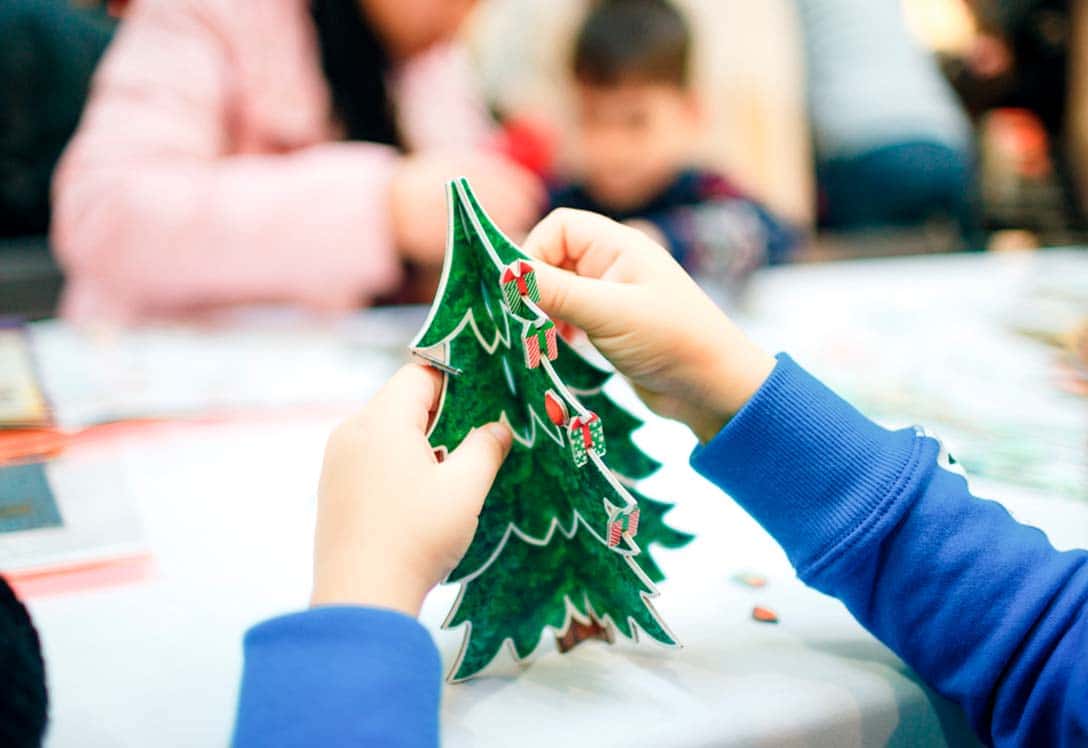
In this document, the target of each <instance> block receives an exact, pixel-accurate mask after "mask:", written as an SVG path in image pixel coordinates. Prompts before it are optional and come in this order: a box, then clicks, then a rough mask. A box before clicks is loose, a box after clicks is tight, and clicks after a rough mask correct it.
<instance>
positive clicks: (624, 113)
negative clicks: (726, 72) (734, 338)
mask: <svg viewBox="0 0 1088 748" xmlns="http://www.w3.org/2000/svg"><path fill="white" fill-rule="evenodd" d="M690 58H691V33H690V29H689V26H688V23H687V21H686V20H685V18H684V16H683V15H681V13H680V12H679V11H678V10H677V9H676V8H675V7H674V6H673V5H671V4H670V3H669V2H667V0H604V1H603V2H600V3H598V4H597V5H596V6H594V8H593V9H592V10H591V11H590V12H589V14H588V15H587V16H586V18H585V20H584V22H583V24H582V27H581V30H580V31H579V33H578V36H577V40H576V42H575V47H574V54H573V56H572V59H571V68H572V70H571V73H572V75H573V78H574V84H575V93H576V101H577V120H576V128H577V132H576V135H575V137H576V138H577V140H578V149H577V150H578V158H579V161H580V163H579V167H580V169H579V171H580V174H579V179H578V181H576V182H575V183H574V184H569V185H563V186H560V187H558V188H556V189H555V190H554V191H553V193H552V206H553V207H567V208H578V209H582V210H591V211H594V212H598V213H603V214H605V215H607V216H609V217H611V218H613V219H615V220H619V221H624V222H627V223H630V224H632V225H635V226H637V227H639V228H641V229H643V230H644V231H646V232H647V233H649V234H650V235H651V236H653V237H654V238H655V239H657V240H659V241H660V242H661V243H662V244H664V245H665V246H666V247H668V249H669V251H670V252H671V253H672V255H673V256H674V257H675V258H676V259H677V260H678V261H680V263H681V264H683V265H684V266H685V267H686V268H687V269H688V270H689V271H691V272H693V273H697V274H700V275H702V276H707V277H712V278H722V279H726V280H731V281H739V280H741V279H743V278H744V277H745V276H747V275H748V274H749V273H750V272H751V271H752V270H754V269H755V268H757V267H759V266H761V265H764V264H767V263H779V262H783V261H785V260H787V259H788V258H789V257H790V256H791V254H792V253H793V251H794V249H795V247H796V245H797V244H798V240H799V233H798V232H797V231H795V230H794V229H793V228H791V227H790V226H789V225H788V224H787V223H786V222H784V221H782V220H780V219H778V218H777V217H775V216H773V215H772V214H771V213H770V212H769V211H767V210H766V209H765V208H764V207H763V206H761V205H759V204H758V203H756V202H755V201H753V200H751V199H750V198H748V197H747V196H746V195H745V194H744V193H742V192H741V191H740V190H739V189H738V188H737V187H736V186H735V185H733V184H732V183H731V182H730V181H729V180H728V179H727V178H725V177H723V176H722V175H720V174H717V173H714V172H711V171H707V170H704V169H700V168H697V167H695V166H693V165H692V162H693V158H694V157H693V150H692V146H693V144H695V143H696V142H697V141H698V139H699V136H700V134H701V133H700V131H701V127H702V125H703V111H702V103H701V101H700V100H699V97H698V95H697V94H696V92H695V90H694V88H693V87H692V85H691V80H690V78H691V75H690V67H691V62H690Z"/></svg>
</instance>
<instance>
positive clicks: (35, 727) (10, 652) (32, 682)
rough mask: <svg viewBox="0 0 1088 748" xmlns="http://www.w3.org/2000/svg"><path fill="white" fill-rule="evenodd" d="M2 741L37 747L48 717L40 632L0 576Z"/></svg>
mask: <svg viewBox="0 0 1088 748" xmlns="http://www.w3.org/2000/svg"><path fill="white" fill-rule="evenodd" d="M0 673H3V678H0V745H3V746H6V747H7V748H36V747H37V746H40V745H41V744H42V738H43V737H44V736H45V728H46V724H47V720H48V709H49V697H48V692H47V691H46V685H45V664H44V662H43V661H42V649H41V642H40V641H39V639H38V632H37V631H36V630H35V629H34V624H33V623H32V622H31V620H30V614H29V613H27V610H26V608H25V607H24V606H23V604H22V603H21V602H19V599H18V598H17V597H16V596H15V593H14V592H13V591H12V589H11V587H9V586H8V583H7V581H6V580H5V579H4V578H3V577H0Z"/></svg>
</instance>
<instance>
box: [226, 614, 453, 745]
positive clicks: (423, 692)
mask: <svg viewBox="0 0 1088 748" xmlns="http://www.w3.org/2000/svg"><path fill="white" fill-rule="evenodd" d="M441 682H442V679H441V661H440V658H439V656H438V650H437V649H436V648H435V645H434V642H433V641H432V640H431V637H430V634H428V633H427V631H426V629H424V628H423V627H422V626H421V625H420V624H419V622H418V621H416V620H415V619H413V618H410V617H408V616H406V615H403V614H401V613H397V612H394V611H390V610H382V609H378V608H364V607H352V606H337V607H323V608H314V609H312V610H308V611H305V612H303V613H295V614H292V615H287V616H282V617H280V618H274V619H272V620H270V621H266V622H264V623H262V624H260V625H258V626H255V627H254V628H252V629H251V630H250V631H249V632H248V633H247V634H246V641H245V669H244V672H243V677H242V686H241V691H240V694H239V698H238V715H237V721H236V723H235V728H234V739H233V745H235V746H261V747H262V748H266V747H268V746H316V745H382V746H436V745H438V704H439V695H440V692H441Z"/></svg>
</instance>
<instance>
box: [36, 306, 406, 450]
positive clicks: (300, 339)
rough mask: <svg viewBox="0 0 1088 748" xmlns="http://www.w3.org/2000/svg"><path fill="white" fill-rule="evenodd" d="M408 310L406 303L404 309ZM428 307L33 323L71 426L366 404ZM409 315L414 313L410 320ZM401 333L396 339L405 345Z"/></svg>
mask: <svg viewBox="0 0 1088 748" xmlns="http://www.w3.org/2000/svg"><path fill="white" fill-rule="evenodd" d="M395 311H396V312H402V311H403V310H395ZM421 315H422V311H420V310H415V309H409V310H408V311H407V313H401V314H393V315H390V314H383V313H378V312H366V313H365V314H362V315H360V316H359V317H358V318H353V319H352V320H349V321H347V322H344V323H338V324H326V325H319V324H302V325H300V324H293V323H290V324H289V323H284V322H282V321H281V320H278V319H277V320H273V322H274V323H268V322H266V323H263V324H256V323H254V322H252V321H246V322H244V323H238V324H236V325H233V326H227V327H215V328H207V327H186V326H158V327H147V328H139V329H135V330H128V331H113V332H110V333H103V332H101V331H98V332H94V331H86V330H77V329H75V328H73V327H71V326H69V325H67V324H65V323H63V322H58V321H50V322H44V323H37V324H35V325H33V326H32V328H31V329H32V336H33V343H34V350H35V353H36V355H37V358H38V361H39V362H40V369H41V372H42V378H43V388H44V390H45V392H46V393H47V395H48V397H49V399H50V401H51V403H52V405H53V410H54V414H55V416H56V419H57V422H58V424H59V425H60V426H62V427H64V428H79V427H84V426H88V425H93V424H98V423H106V422H109V421H118V420H126V419H139V418H175V417H188V416H194V415H222V414H225V413H233V412H237V411H248V410H254V409H270V408H284V407H292V406H315V405H318V406H319V405H337V406H339V405H344V404H360V403H363V402H365V401H366V399H367V398H368V397H369V396H370V395H372V394H373V393H374V391H375V390H376V389H377V388H378V386H379V385H380V383H381V382H382V381H384V380H385V379H386V378H387V377H388V376H389V375H390V374H391V373H392V371H393V370H394V369H395V368H396V366H398V365H399V364H400V363H402V362H403V361H404V359H405V358H406V356H405V354H404V353H403V347H404V345H405V343H407V341H408V339H409V338H410V336H411V334H412V332H413V330H414V327H415V326H416V325H418V322H419V319H420V318H421ZM402 319H403V320H404V321H403V322H402ZM391 340H396V341H397V342H396V346H395V347H396V350H397V352H396V353H394V352H393V350H394V346H393V345H392V344H391Z"/></svg>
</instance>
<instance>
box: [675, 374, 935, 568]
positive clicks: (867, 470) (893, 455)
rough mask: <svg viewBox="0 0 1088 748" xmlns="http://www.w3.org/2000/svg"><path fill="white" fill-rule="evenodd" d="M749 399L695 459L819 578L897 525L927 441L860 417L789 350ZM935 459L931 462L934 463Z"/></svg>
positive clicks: (799, 565)
mask: <svg viewBox="0 0 1088 748" xmlns="http://www.w3.org/2000/svg"><path fill="white" fill-rule="evenodd" d="M777 358H778V363H777V365H776V366H775V368H774V371H773V372H772V373H771V375H770V377H768V379H767V381H766V382H764V384H763V386H762V387H761V388H760V389H759V391H758V392H756V394H755V395H754V396H753V397H752V399H751V400H750V401H749V402H748V403H747V404H746V405H745V406H744V408H742V409H741V411H740V412H739V413H737V415H736V416H734V417H733V419H732V420H731V421H730V422H729V423H728V424H727V425H726V427H725V428H724V429H722V430H721V432H719V433H718V435H717V436H715V437H714V439H712V440H711V441H710V442H709V443H708V444H706V445H705V446H701V447H697V448H696V449H695V451H694V452H693V453H692V455H691V464H692V466H693V467H694V468H695V469H696V470H697V471H699V473H701V474H702V475H703V476H705V477H706V478H708V479H710V480H711V481H713V482H714V483H715V484H717V485H718V486H719V487H720V488H721V489H722V490H723V491H725V492H726V493H728V494H729V495H730V496H732V497H733V499H734V500H735V501H737V503H739V504H740V505H741V506H742V507H743V508H744V509H745V510H746V511H747V512H748V513H749V514H751V515H752V516H753V517H754V518H755V519H756V520H757V521H758V522H759V523H760V524H761V525H762V526H763V527H764V528H765V529H766V530H767V532H769V533H770V534H771V535H772V536H774V538H775V540H777V541H778V542H779V543H780V544H781V545H782V547H783V548H784V549H785V550H786V554H787V555H788V556H789V559H790V561H791V562H792V563H793V565H794V567H795V568H796V569H797V572H798V575H799V576H801V578H802V579H806V581H812V578H813V577H815V576H817V575H818V574H819V573H820V571H821V570H822V569H823V568H825V567H826V566H827V565H829V564H831V563H833V562H834V561H835V560H836V559H837V558H839V557H841V556H842V555H843V554H845V553H847V552H849V550H850V549H851V548H853V547H856V546H857V545H858V544H860V543H864V542H866V540H867V539H871V538H872V537H873V534H874V533H879V532H881V531H882V530H883V529H885V528H886V526H887V524H888V523H889V522H896V521H898V517H900V516H902V511H904V510H905V507H904V506H901V505H902V504H904V503H906V502H903V501H900V499H902V498H903V497H904V496H910V495H911V493H912V492H910V491H908V490H907V487H908V485H909V484H910V483H911V482H912V480H914V478H915V475H914V474H915V473H916V472H917V466H918V465H919V464H920V462H919V461H920V459H921V458H922V452H923V451H924V450H925V449H926V446H925V443H924V440H923V439H921V438H919V437H918V436H916V434H915V433H914V431H913V430H912V429H905V430H902V431H888V430H886V429H884V428H881V427H880V426H878V425H876V424H875V423H873V422H872V421H870V420H869V419H868V418H866V417H865V416H863V415H862V414H861V413H859V412H858V411H857V410H856V409H854V408H853V407H852V406H851V405H850V404H849V403H847V402H846V401H844V400H843V399H842V398H840V397H839V396H838V395H836V394H835V393H834V392H832V391H831V390H830V389H828V388H827V387H825V386H824V385H823V384H822V383H821V382H820V381H819V380H817V379H816V378H815V377H813V376H812V375H810V374H809V373H808V372H806V371H805V370H804V369H802V368H801V367H800V366H799V365H798V364H797V363H796V362H794V361H793V359H791V358H790V357H789V356H787V355H786V354H784V353H781V354H779V355H778V357H777ZM930 461H932V457H931V458H930Z"/></svg>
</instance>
